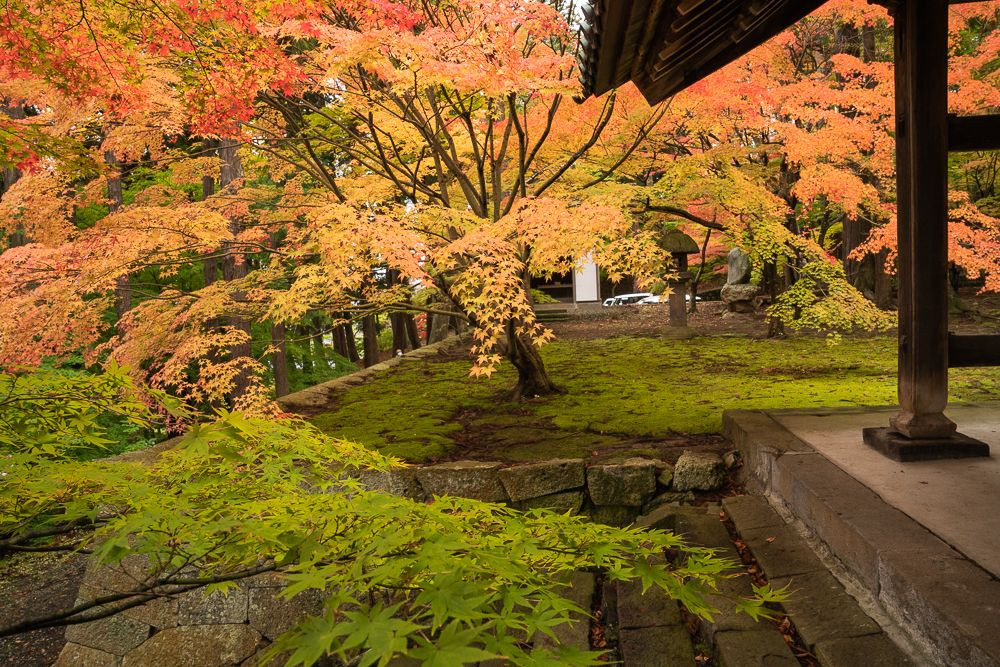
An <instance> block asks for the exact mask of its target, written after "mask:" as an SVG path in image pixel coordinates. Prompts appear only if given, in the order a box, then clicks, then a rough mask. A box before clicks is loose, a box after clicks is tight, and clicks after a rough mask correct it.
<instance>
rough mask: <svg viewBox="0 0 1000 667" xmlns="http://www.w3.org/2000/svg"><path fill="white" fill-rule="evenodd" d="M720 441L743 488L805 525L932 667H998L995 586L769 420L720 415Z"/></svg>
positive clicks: (998, 584)
mask: <svg viewBox="0 0 1000 667" xmlns="http://www.w3.org/2000/svg"><path fill="white" fill-rule="evenodd" d="M723 433H724V434H725V435H726V437H727V438H729V439H730V440H731V441H732V443H733V444H734V445H735V446H736V447H737V448H738V449H739V451H740V454H741V456H742V459H743V463H744V465H743V467H742V468H741V471H740V472H741V475H742V476H743V477H744V479H743V481H744V483H745V484H746V486H747V488H748V489H752V490H754V491H756V492H758V493H760V494H762V495H764V496H767V497H769V498H771V499H772V500H773V501H774V502H776V503H777V504H780V505H784V506H785V507H787V508H788V509H789V510H790V511H791V512H792V513H793V514H794V515H795V516H797V517H798V518H799V519H801V520H802V522H803V523H804V524H805V525H806V526H807V527H808V528H809V529H810V530H811V531H812V532H813V533H814V534H815V536H816V537H817V538H819V539H820V540H821V541H822V542H823V543H825V544H826V546H827V547H828V548H829V549H830V551H831V552H832V553H833V555H834V556H836V557H837V558H838V559H839V560H840V561H841V562H842V563H843V565H844V566H845V567H846V568H847V570H848V571H849V572H850V573H851V575H853V576H854V577H855V578H856V579H857V580H858V581H859V582H860V583H861V584H863V585H864V586H865V587H867V588H868V590H869V591H870V592H871V593H872V595H873V596H874V597H875V598H876V599H878V601H879V603H880V604H881V606H882V607H883V608H884V609H885V610H886V611H887V612H888V613H889V614H890V615H891V616H892V617H893V620H894V621H895V622H896V623H898V624H899V626H900V627H902V628H903V629H905V630H906V631H907V633H908V634H910V635H911V637H912V638H913V639H914V640H915V641H916V642H917V643H918V644H920V645H921V646H922V647H923V648H924V650H925V651H926V652H927V653H929V654H930V655H931V656H932V657H933V658H934V660H935V662H937V663H939V664H947V665H952V666H955V667H985V666H988V665H993V666H996V665H1000V581H997V580H996V579H995V578H993V577H991V576H990V574H989V573H988V572H986V571H985V570H983V569H982V568H980V567H979V566H978V565H977V564H976V563H974V562H972V561H971V560H969V559H967V558H965V557H964V556H963V555H962V554H961V553H959V552H958V551H956V550H955V549H953V548H952V547H951V546H949V545H948V544H946V543H945V542H944V541H942V540H941V539H939V538H938V537H937V536H935V535H934V534H933V533H931V532H930V531H928V530H927V529H926V528H925V527H924V526H922V525H920V524H919V523H917V522H916V521H914V520H913V519H911V518H910V517H909V516H907V515H906V514H904V513H903V512H900V511H899V510H897V509H896V508H894V507H892V506H891V505H889V504H888V503H886V502H885V501H883V500H882V498H881V497H879V496H878V495H877V494H876V493H875V492H873V491H872V490H870V489H869V488H868V487H867V486H865V485H864V484H862V483H861V482H859V481H857V480H856V479H854V478H853V477H851V476H850V475H849V474H847V473H846V472H844V471H843V470H841V469H840V468H839V467H838V466H837V465H835V464H834V463H832V462H831V461H829V460H828V459H827V458H826V457H824V456H823V455H822V454H820V453H818V452H817V451H816V450H814V449H813V448H812V447H810V446H809V444H808V443H807V442H805V441H803V440H802V439H800V438H798V437H797V436H795V435H794V434H793V433H792V432H791V431H789V430H788V429H787V428H785V427H784V426H783V425H782V424H781V423H779V422H778V421H777V420H776V419H774V418H772V417H771V415H770V414H769V413H768V412H764V411H758V410H729V411H726V412H725V413H723ZM970 511H973V510H972V509H970Z"/></svg>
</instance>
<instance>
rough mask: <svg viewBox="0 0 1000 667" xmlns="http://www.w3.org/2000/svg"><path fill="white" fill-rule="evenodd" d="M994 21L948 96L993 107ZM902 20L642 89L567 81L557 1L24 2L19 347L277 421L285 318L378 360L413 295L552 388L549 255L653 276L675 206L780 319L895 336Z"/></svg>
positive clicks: (9, 34)
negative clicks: (97, 365) (713, 237)
mask: <svg viewBox="0 0 1000 667" xmlns="http://www.w3.org/2000/svg"><path fill="white" fill-rule="evenodd" d="M996 12H997V3H996V2H985V3H975V4H973V5H962V6H960V7H958V6H956V7H955V8H953V22H952V23H953V25H952V28H953V51H954V53H953V58H952V96H953V98H954V99H953V102H952V107H953V109H954V110H957V111H960V112H963V113H967V112H970V111H972V110H976V109H980V110H983V109H990V108H995V107H996V105H997V99H996V96H997V85H996V76H997V68H996V67H995V63H994V61H995V57H994V56H993V55H991V54H995V52H996V40H997V39H998V38H997V34H998V31H997V30H996V26H997V21H996ZM889 21H890V19H889V17H888V16H887V15H886V13H885V11H884V10H883V9H882V8H880V7H877V6H873V5H869V4H867V3H864V2H860V1H859V0H837V1H835V2H830V3H827V4H826V5H824V7H822V8H821V9H820V10H818V11H817V12H816V13H814V14H813V15H812V16H810V17H809V18H807V19H806V20H804V21H802V22H800V23H799V24H797V25H796V26H795V27H793V28H792V29H791V30H789V31H788V32H786V33H783V34H782V35H779V36H778V37H776V38H775V39H773V40H772V41H771V42H769V43H767V44H765V45H764V46H762V47H760V48H758V49H756V50H755V51H753V52H751V53H750V54H748V55H747V56H745V57H744V58H742V59H740V60H739V61H737V62H735V63H733V64H731V65H730V66H728V67H726V68H724V69H723V70H721V71H720V72H718V73H716V74H714V75H712V76H710V77H709V78H707V79H705V80H704V81H703V82H700V83H698V84H696V85H694V86H692V87H691V88H690V89H688V90H687V91H685V92H683V93H682V94H679V95H678V96H676V97H675V98H674V99H672V100H670V101H668V102H666V103H665V104H663V105H661V106H659V107H657V108H654V109H650V108H648V107H647V106H646V105H645V104H644V102H643V101H642V100H641V99H640V98H639V95H638V93H637V92H636V91H635V90H634V89H632V88H631V87H624V88H622V89H620V90H619V91H617V92H615V93H612V94H609V95H607V96H605V97H604V98H602V99H597V100H594V99H591V100H587V101H586V102H585V103H584V104H582V105H580V106H577V105H575V104H574V103H571V101H570V98H571V97H572V96H573V95H574V94H575V93H576V92H577V91H578V87H577V84H576V83H575V80H574V76H573V75H574V64H573V58H572V56H573V50H574V47H575V37H574V36H573V34H572V31H571V30H570V26H569V23H568V22H567V20H566V19H565V18H564V17H563V16H562V15H561V14H560V13H559V11H557V10H556V9H554V8H552V7H550V6H547V5H544V4H540V3H534V2H526V1H525V2H516V3H504V2H490V1H487V0H475V1H473V0H468V1H465V2H461V3H457V4H456V3H442V4H437V3H416V2H412V3H410V2H398V3H397V2H385V3H365V2H350V1H346V0H344V1H339V2H335V3H319V2H303V3H295V4H294V5H292V4H288V3H278V4H274V3H263V2H261V3H257V2H248V1H237V0H229V1H227V2H223V3H214V4H212V5H211V6H208V5H204V4H200V3H160V2H156V3H152V2H150V3H146V2H140V3H138V4H136V5H134V6H130V7H129V9H128V10H125V9H123V8H122V7H121V6H120V5H118V4H116V3H111V2H105V1H103V0H94V1H92V2H85V3H83V4H82V5H81V4H79V3H70V2H55V3H52V2H46V3H39V2H37V1H34V0H21V1H20V2H17V3H14V4H12V5H11V10H10V11H9V12H8V13H7V14H6V15H5V16H4V17H3V18H2V19H0V68H2V73H3V74H4V77H3V80H4V83H3V84H2V90H0V96H2V97H3V99H5V100H6V102H5V105H6V107H5V108H6V109H7V111H8V113H7V114H4V115H3V116H0V132H2V133H3V136H4V138H5V140H4V142H3V155H4V157H3V160H4V165H5V168H6V170H7V173H8V176H7V177H5V179H4V188H5V190H6V192H5V193H4V195H3V198H2V199H0V208H2V210H0V219H2V221H3V222H2V224H3V225H4V226H5V229H6V231H7V232H8V241H9V242H10V243H9V244H8V245H9V246H11V247H10V248H9V249H8V250H7V251H5V252H4V253H3V254H2V255H0V262H2V264H3V267H2V268H3V269H4V271H3V276H4V277H3V279H2V280H0V291H2V294H3V297H4V303H5V311H6V312H7V313H9V314H10V316H9V317H7V318H5V319H4V320H3V322H2V323H0V360H2V361H3V363H4V364H6V365H8V366H10V365H13V364H32V363H38V362H40V361H41V360H42V359H43V358H45V357H47V356H52V355H61V354H68V353H71V352H75V351H77V350H80V349H85V350H87V351H89V353H90V354H91V358H94V359H96V358H102V357H103V356H107V357H110V358H113V359H115V360H116V361H118V362H120V363H122V364H123V365H126V366H129V367H131V368H133V369H135V372H136V373H137V374H142V375H146V376H148V377H150V378H151V379H152V381H153V382H154V384H156V385H157V386H158V387H169V388H172V389H173V390H175V391H178V392H180V393H182V394H184V395H185V396H187V397H188V398H189V399H190V400H192V401H193V402H195V403H203V404H206V405H219V404H223V403H229V404H232V405H235V406H237V407H243V408H249V409H253V410H257V411H261V412H267V411H268V410H273V407H269V406H270V403H269V400H268V399H269V396H268V394H269V391H268V388H267V387H266V385H265V382H264V380H265V379H266V378H267V377H268V376H273V380H274V384H275V385H276V386H278V387H279V388H280V389H281V391H284V389H285V387H287V378H286V377H283V376H282V374H281V373H280V372H279V369H284V368H286V367H287V361H286V360H285V357H286V355H287V352H286V347H287V346H286V327H292V330H293V331H294V332H295V333H296V335H300V336H305V337H308V336H310V335H316V334H315V333H301V332H302V330H301V329H300V328H299V327H301V326H302V323H304V322H308V323H310V324H309V326H310V327H314V326H315V325H314V324H312V323H313V322H314V321H319V322H320V323H321V324H320V325H319V326H320V328H321V329H323V328H326V329H327V330H330V331H333V332H334V333H335V334H337V335H338V336H340V338H339V340H342V341H343V338H344V329H343V328H342V327H340V325H341V323H343V322H344V321H347V320H360V321H361V322H363V326H362V329H363V330H364V332H365V334H366V335H365V341H366V345H365V357H366V358H367V359H368V360H369V363H370V362H371V360H374V359H375V358H377V353H378V350H377V348H375V347H374V337H375V319H374V318H375V316H376V315H377V314H379V313H386V312H388V313H392V314H393V317H396V314H399V313H408V314H413V313H418V312H423V313H426V314H429V315H431V316H432V317H455V318H459V319H462V320H465V321H467V322H468V323H469V324H470V325H471V326H472V328H473V331H474V337H475V338H474V343H473V351H474V353H475V358H476V361H475V364H474V366H473V373H474V374H489V373H490V372H492V370H493V369H494V368H495V367H496V366H497V364H498V363H500V361H501V360H502V359H503V358H506V359H508V360H510V361H511V362H513V363H514V365H515V366H516V367H517V368H518V374H519V381H518V385H517V387H516V388H515V391H514V395H515V396H533V395H540V394H544V393H546V392H549V391H553V390H555V388H556V387H555V384H554V383H553V382H552V381H551V380H550V379H549V378H548V376H547V374H546V373H545V369H544V365H543V364H542V361H541V357H540V356H539V354H538V346H539V345H540V344H542V343H544V342H545V341H546V340H547V339H548V337H549V336H550V334H549V332H547V331H546V330H545V329H544V328H543V327H541V326H540V325H539V323H538V322H537V321H535V319H534V314H533V310H532V307H531V301H530V292H529V291H528V290H527V289H526V281H527V278H528V276H532V275H540V276H546V275H551V274H555V273H564V272H567V271H570V270H572V268H573V266H574V265H575V263H576V262H577V261H578V260H579V259H580V258H581V257H585V256H588V255H589V256H591V257H592V258H593V259H595V260H596V261H597V262H598V263H599V264H601V265H602V267H604V268H607V269H609V272H610V273H611V276H612V277H613V278H617V277H619V276H621V275H624V274H626V273H628V274H632V275H635V276H636V277H637V278H638V279H639V283H640V285H648V284H652V283H653V282H654V280H655V279H656V278H662V277H663V275H662V273H663V272H664V264H663V260H664V257H663V253H662V252H661V251H658V250H657V249H656V247H655V242H654V240H655V237H656V234H657V232H658V231H659V228H660V227H661V226H662V224H663V223H662V216H663V214H666V215H667V216H669V217H670V218H673V219H674V220H675V221H677V220H679V221H682V222H683V223H685V224H694V225H700V226H701V227H703V228H707V229H709V230H712V231H717V232H720V236H719V237H718V238H725V239H728V241H729V242H731V243H734V244H736V245H740V246H742V247H744V248H745V249H746V250H747V251H749V252H750V254H751V256H752V257H753V259H754V266H755V269H756V273H757V275H756V277H755V281H758V282H760V283H761V284H762V286H763V287H764V288H765V291H766V292H767V294H768V295H769V297H770V299H771V302H772V306H771V309H770V311H769V312H770V315H771V318H772V322H773V324H774V325H775V328H777V326H778V325H780V324H790V325H792V326H802V327H813V328H817V327H818V328H827V329H829V328H837V327H839V328H853V327H861V328H867V329H871V328H884V327H887V326H890V325H891V323H892V319H891V317H890V316H889V315H888V314H887V313H886V312H885V311H883V310H880V309H879V308H878V307H876V304H877V305H879V306H886V305H888V300H887V297H888V294H889V281H888V279H887V278H886V272H884V271H879V270H875V269H876V268H877V267H878V266H879V265H881V264H883V260H884V264H885V267H886V268H887V269H888V271H889V272H891V268H892V259H893V257H892V250H891V246H892V244H893V242H894V236H893V234H894V232H893V215H894V208H893V200H894V196H895V195H894V187H893V178H894V177H893V157H892V150H893V140H892V120H891V119H892V108H891V100H892V95H891V84H892V68H891V63H890V48H889V43H890V32H891V30H890V22H889ZM26 26H31V28H30V29H26ZM35 52H39V53H44V57H36V56H35V55H33V54H34V53H35ZM991 159H992V158H991V156H990V155H979V156H971V157H968V158H966V159H964V160H963V161H962V162H961V164H960V165H959V166H958V167H956V170H957V171H960V172H961V174H962V175H963V177H964V178H965V181H966V182H970V183H971V182H973V181H975V183H978V185H975V186H974V187H976V188H979V189H978V190H976V191H975V192H972V191H971V189H972V187H973V186H969V187H970V192H969V194H970V198H969V199H968V200H963V199H962V195H961V194H960V193H958V192H956V193H955V194H954V195H953V201H954V202H955V208H954V216H953V217H954V219H953V221H952V230H953V233H952V244H953V247H952V257H953V259H954V260H955V261H956V263H957V264H959V265H960V266H962V267H963V268H965V270H966V271H967V272H968V273H969V274H970V275H973V276H975V275H978V274H979V273H981V272H983V273H984V274H985V285H986V286H987V287H993V286H994V285H995V284H996V279H995V278H993V277H992V276H995V275H996V274H997V267H996V262H997V259H996V258H997V257H998V256H1000V253H997V252H995V250H994V249H995V248H996V247H997V240H996V239H997V228H998V223H997V222H996V218H995V217H993V216H992V215H990V213H991V211H992V210H993V209H991V208H990V206H989V199H990V197H991V196H994V195H993V194H992V193H994V192H995V185H993V186H990V185H988V183H989V182H990V178H991V177H990V176H989V174H990V173H991V172H990V169H991V167H990V166H989V165H990V160H991ZM993 169H994V171H993V173H995V168H993ZM18 173H19V174H21V176H20V178H17V179H15V178H13V177H12V175H16V174H18ZM993 178H994V181H995V176H994V177H993ZM977 179H978V180H977ZM123 184H124V186H125V187H126V189H129V196H128V197H127V198H126V199H127V201H126V200H125V199H122V197H121V195H120V190H121V188H122V186H123ZM984 187H985V189H983V188H984ZM991 188H993V189H991ZM116 193H117V197H118V199H120V200H121V203H116V200H115V197H116ZM973 195H974V197H975V200H973V199H972V198H971V197H972V196H973ZM983 200H985V202H986V203H985V204H980V203H978V202H980V201H983ZM109 204H113V205H109ZM101 207H103V210H105V211H107V212H108V213H109V214H108V215H106V216H104V217H101V216H99V215H98V216H91V217H90V218H87V219H86V220H84V219H83V218H86V216H85V215H83V213H82V212H92V211H94V210H96V209H100V208H101ZM110 209H114V210H110ZM88 215H89V213H88ZM671 224H676V222H675V223H671ZM869 234H871V236H870V238H869ZM26 241H30V243H25V242H26ZM973 247H975V248H977V249H978V250H977V252H971V249H972V248H973ZM865 253H871V254H874V255H877V261H876V262H872V261H871V260H864V259H863V256H864V254H865ZM202 270H203V276H202V278H201V279H200V280H193V279H191V276H192V274H193V273H196V272H202ZM862 274H867V276H868V277H867V278H866V277H865V275H862ZM140 276H141V277H140ZM150 277H152V279H151V280H150ZM858 287H860V288H862V289H861V290H859V289H857V288H858ZM862 292H864V293H865V294H867V296H868V297H869V298H867V299H866V298H865V295H864V294H863V293H862ZM872 301H875V302H876V304H873V303H872ZM126 306H127V307H126ZM111 309H115V310H116V312H117V319H118V322H116V323H112V322H109V318H108V316H107V313H108V312H109V311H111ZM317 318H318V320H317ZM393 321H394V322H395V323H396V324H397V326H395V327H394V333H395V334H396V335H397V340H395V341H394V345H393V347H394V349H395V348H396V347H401V345H400V344H401V343H402V342H403V339H402V338H399V335H401V334H399V333H398V332H401V331H403V329H404V328H405V326H406V323H405V322H404V321H402V320H395V319H394V320H393ZM112 324H114V326H112ZM254 327H257V329H256V331H257V333H254V331H255V329H254ZM261 327H263V329H261ZM414 328H415V327H414ZM23 332H32V336H31V340H30V341H28V342H27V344H25V342H24V341H23V340H21V339H23V335H21V334H23ZM337 332H339V333H337ZM348 337H349V338H350V339H351V340H350V343H351V344H353V342H354V341H353V329H351V332H350V335H349V336H348ZM254 340H256V344H254ZM335 340H336V338H335ZM288 344H289V345H292V346H293V347H294V345H295V341H294V340H290V341H288ZM341 347H342V349H343V351H344V352H347V350H346V345H343V344H342V345H341ZM268 356H270V363H267V359H266V357H268ZM351 356H353V355H351ZM359 356H360V355H359Z"/></svg>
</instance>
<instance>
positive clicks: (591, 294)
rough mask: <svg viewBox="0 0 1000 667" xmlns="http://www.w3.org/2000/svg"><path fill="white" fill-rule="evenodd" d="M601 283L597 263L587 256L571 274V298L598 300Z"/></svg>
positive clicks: (576, 299)
mask: <svg viewBox="0 0 1000 667" xmlns="http://www.w3.org/2000/svg"><path fill="white" fill-rule="evenodd" d="M600 299H601V283H600V275H599V272H598V270H597V264H594V262H592V261H591V260H590V258H589V257H588V258H587V259H585V260H583V263H582V264H581V265H580V267H579V268H578V269H577V270H576V274H575V275H574V276H573V300H574V301H577V302H580V301H600Z"/></svg>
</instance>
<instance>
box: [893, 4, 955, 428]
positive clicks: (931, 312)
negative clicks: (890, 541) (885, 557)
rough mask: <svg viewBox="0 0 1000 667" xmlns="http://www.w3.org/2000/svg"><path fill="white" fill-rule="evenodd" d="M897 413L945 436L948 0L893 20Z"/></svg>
mask: <svg viewBox="0 0 1000 667" xmlns="http://www.w3.org/2000/svg"><path fill="white" fill-rule="evenodd" d="M895 36H896V40H895V41H896V46H895V48H896V117H897V120H896V128H897V135H896V151H897V153H896V169H897V176H896V179H897V185H896V188H897V190H896V192H897V202H898V203H897V207H898V212H897V220H898V222H897V224H898V232H899V414H898V415H896V417H895V418H893V419H892V420H891V424H892V427H893V429H894V430H896V431H897V432H899V433H901V434H902V435H905V436H906V437H908V438H946V437H948V436H950V435H951V434H953V433H954V432H955V424H954V423H952V422H951V420H949V419H948V418H947V417H945V416H944V409H945V407H946V406H947V404H948V130H947V116H948V2H947V0H920V1H915V0H907V1H906V2H901V3H900V4H899V7H898V9H897V13H896V17H895Z"/></svg>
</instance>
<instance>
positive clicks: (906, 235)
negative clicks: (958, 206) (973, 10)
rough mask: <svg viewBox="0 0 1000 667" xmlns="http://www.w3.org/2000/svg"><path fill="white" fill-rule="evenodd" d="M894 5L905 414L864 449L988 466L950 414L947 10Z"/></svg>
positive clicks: (942, 3)
mask: <svg viewBox="0 0 1000 667" xmlns="http://www.w3.org/2000/svg"><path fill="white" fill-rule="evenodd" d="M893 4H894V7H893V8H894V9H895V12H894V26H895V60H896V69H895V76H896V199H897V204H896V206H897V213H896V219H897V225H898V241H899V259H898V262H899V267H898V268H899V413H898V414H897V415H896V416H895V417H893V418H892V419H890V420H889V423H890V426H889V428H881V429H870V428H869V429H864V441H865V443H866V444H868V445H869V446H871V447H874V448H875V449H877V450H879V451H881V452H882V453H884V454H885V455H886V456H889V457H891V458H894V459H897V460H900V461H914V460H922V459H939V458H954V457H964V456H989V447H988V446H987V445H986V444H985V443H982V442H979V441H977V440H973V439H972V438H968V437H966V436H963V435H960V434H957V433H955V424H954V422H952V421H951V420H950V419H948V418H947V417H945V416H944V409H945V408H946V407H947V405H948V0H900V1H899V2H895V3H893Z"/></svg>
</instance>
